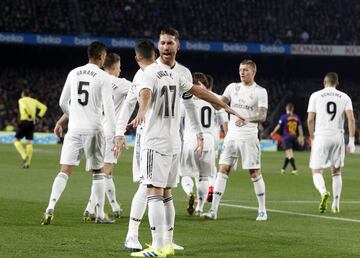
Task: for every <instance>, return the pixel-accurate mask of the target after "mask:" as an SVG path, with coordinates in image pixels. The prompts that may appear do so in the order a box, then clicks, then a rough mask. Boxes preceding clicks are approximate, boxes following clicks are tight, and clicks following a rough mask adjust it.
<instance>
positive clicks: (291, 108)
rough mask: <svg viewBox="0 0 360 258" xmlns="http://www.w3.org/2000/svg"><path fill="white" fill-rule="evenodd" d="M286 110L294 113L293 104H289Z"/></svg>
mask: <svg viewBox="0 0 360 258" xmlns="http://www.w3.org/2000/svg"><path fill="white" fill-rule="evenodd" d="M286 109H288V110H290V111H291V112H292V111H294V104H293V103H287V104H286Z"/></svg>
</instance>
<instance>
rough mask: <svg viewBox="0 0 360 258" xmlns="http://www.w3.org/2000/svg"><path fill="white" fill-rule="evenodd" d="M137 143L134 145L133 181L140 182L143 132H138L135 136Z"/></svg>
mask: <svg viewBox="0 0 360 258" xmlns="http://www.w3.org/2000/svg"><path fill="white" fill-rule="evenodd" d="M135 137H136V138H135V145H134V154H133V160H132V173H133V181H134V182H140V181H141V180H142V176H141V171H140V153H141V145H140V140H141V134H138V133H137V134H136V136H135Z"/></svg>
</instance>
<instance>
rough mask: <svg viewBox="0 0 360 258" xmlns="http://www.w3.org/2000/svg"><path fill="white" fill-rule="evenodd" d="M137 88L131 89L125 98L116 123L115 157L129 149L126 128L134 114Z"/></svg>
mask: <svg viewBox="0 0 360 258" xmlns="http://www.w3.org/2000/svg"><path fill="white" fill-rule="evenodd" d="M135 89H136V87H135V85H134V87H132V88H130V89H129V91H128V94H127V96H126V98H125V101H124V104H123V105H122V107H121V109H120V112H119V117H118V118H117V121H116V129H115V137H114V145H115V147H114V156H115V157H117V158H118V157H119V156H120V154H121V151H122V149H123V148H125V149H127V148H128V147H127V144H126V138H125V132H126V126H127V124H128V122H129V120H130V117H131V114H132V113H133V112H134V109H135V106H136V103H137V97H136V90H135Z"/></svg>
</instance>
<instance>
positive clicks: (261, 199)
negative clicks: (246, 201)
mask: <svg viewBox="0 0 360 258" xmlns="http://www.w3.org/2000/svg"><path fill="white" fill-rule="evenodd" d="M251 181H252V182H253V183H254V190H255V194H256V197H257V199H258V203H259V212H266V208H265V183H264V179H263V177H262V175H259V176H257V177H252V178H251Z"/></svg>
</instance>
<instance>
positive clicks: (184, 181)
mask: <svg viewBox="0 0 360 258" xmlns="http://www.w3.org/2000/svg"><path fill="white" fill-rule="evenodd" d="M181 186H182V188H183V189H184V192H185V193H186V195H190V194H191V193H193V188H194V181H193V180H192V178H191V177H189V176H183V177H181Z"/></svg>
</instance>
